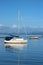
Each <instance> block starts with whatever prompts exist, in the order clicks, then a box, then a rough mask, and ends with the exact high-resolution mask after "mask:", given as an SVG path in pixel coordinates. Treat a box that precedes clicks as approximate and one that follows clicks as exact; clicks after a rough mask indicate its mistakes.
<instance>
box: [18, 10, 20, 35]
mask: <svg viewBox="0 0 43 65" xmlns="http://www.w3.org/2000/svg"><path fill="white" fill-rule="evenodd" d="M19 34H20V10H18V35H19Z"/></svg>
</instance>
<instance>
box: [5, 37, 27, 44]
mask: <svg viewBox="0 0 43 65" xmlns="http://www.w3.org/2000/svg"><path fill="white" fill-rule="evenodd" d="M4 42H5V43H11V44H24V43H26V42H27V40H26V39H24V38H20V37H19V36H15V37H5V40H4Z"/></svg>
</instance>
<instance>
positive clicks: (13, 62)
mask: <svg viewBox="0 0 43 65" xmlns="http://www.w3.org/2000/svg"><path fill="white" fill-rule="evenodd" d="M22 37H23V36H22ZM24 37H25V36H24ZM29 37H30V36H27V37H25V38H26V39H27V40H28V42H27V43H26V44H20V45H19V44H17V45H15V44H12V45H10V44H9V45H7V46H6V45H5V43H4V38H0V65H43V37H42V38H41V37H40V38H39V39H29Z"/></svg>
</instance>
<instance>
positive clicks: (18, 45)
mask: <svg viewBox="0 0 43 65" xmlns="http://www.w3.org/2000/svg"><path fill="white" fill-rule="evenodd" d="M4 46H5V48H17V49H21V48H25V47H27V44H10V43H9V44H7V43H6V44H4Z"/></svg>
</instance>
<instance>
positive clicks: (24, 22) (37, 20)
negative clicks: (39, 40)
mask: <svg viewBox="0 0 43 65" xmlns="http://www.w3.org/2000/svg"><path fill="white" fill-rule="evenodd" d="M18 9H20V18H21V20H20V26H43V0H0V25H1V24H2V25H7V26H12V25H18Z"/></svg>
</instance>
